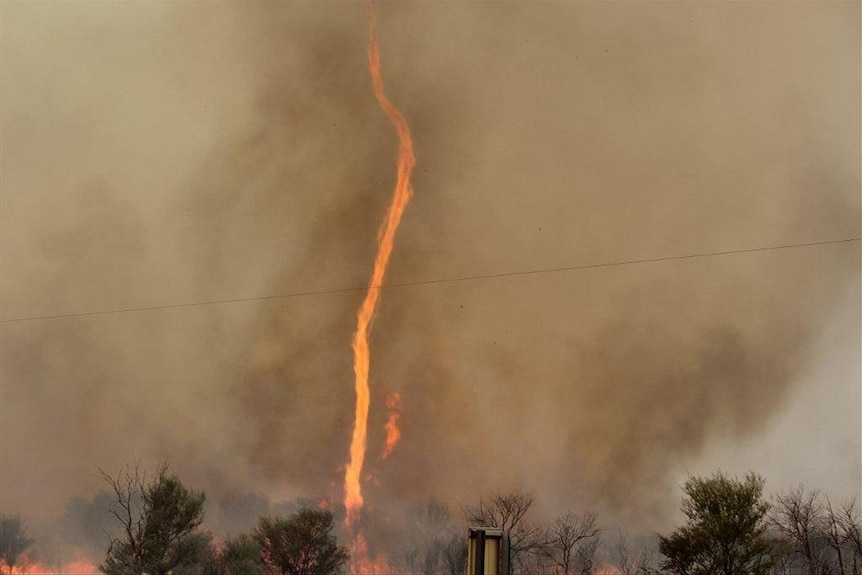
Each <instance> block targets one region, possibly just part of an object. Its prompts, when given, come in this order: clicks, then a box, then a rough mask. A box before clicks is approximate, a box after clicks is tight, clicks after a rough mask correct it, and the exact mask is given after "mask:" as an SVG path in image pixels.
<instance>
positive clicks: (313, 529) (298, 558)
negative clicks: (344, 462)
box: [252, 508, 348, 575]
mask: <svg viewBox="0 0 862 575" xmlns="http://www.w3.org/2000/svg"><path fill="white" fill-rule="evenodd" d="M332 528H333V519H332V513H330V512H329V511H324V510H319V509H310V508H303V509H300V510H299V511H297V512H296V513H294V514H293V515H291V516H290V517H288V518H284V517H261V518H260V520H259V521H258V525H257V528H255V530H254V532H253V533H252V538H253V539H254V540H255V541H256V542H257V544H258V545H259V546H260V549H261V552H262V557H263V563H264V566H265V569H264V572H265V573H267V574H272V575H276V574H277V575H321V574H329V573H338V572H340V571H341V569H342V568H343V566H344V564H345V563H347V559H348V555H347V549H346V548H345V547H341V546H339V545H338V543H337V541H336V539H335V536H334V535H333V534H332Z"/></svg>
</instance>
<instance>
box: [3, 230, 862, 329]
mask: <svg viewBox="0 0 862 575" xmlns="http://www.w3.org/2000/svg"><path fill="white" fill-rule="evenodd" d="M860 239H862V237H854V238H845V239H840V240H824V241H820V242H808V243H801V244H784V245H780V246H761V247H756V248H746V249H738V250H726V251H720V252H701V253H693V254H684V255H677V256H664V257H659V258H646V259H636V260H621V261H616V262H601V263H595V264H581V265H575V266H565V267H558V268H539V269H534V270H522V271H515V272H501V273H496V274H480V275H472V276H463V277H457V278H441V279H432V280H419V281H411V282H402V283H391V284H384V285H379V286H362V287H350V288H339V289H331V290H315V291H306V292H293V293H286V294H275V295H263V296H250V297H242V298H233V299H220V300H208V301H198V302H186V303H175V304H165V305H154V306H144V307H129V308H120V309H112V310H101V311H85V312H77V313H64V314H55V315H35V316H28V317H16V318H10V319H4V320H0V323H16V322H24V321H36V320H51V319H63V318H73V317H88V316H94V315H110V314H120V313H131V312H137V311H155V310H166V309H176V308H186V307H200V306H207V305H224V304H231V303H241V302H249V301H265V300H272V299H286V298H295V297H307V296H315V295H331V294H338V293H350V292H361V291H365V290H368V289H391V288H399V287H409V286H422V285H433V284H446V283H458V282H468V281H478V280H487V279H499V278H505V277H515V276H528V275H540V274H552V273H560V272H568V271H576V270H589V269H594V268H608V267H619V266H630V265H636V264H652V263H659V262H669V261H676V260H688V259H695V258H708V257H716V256H728V255H737V254H750V253H754V252H767V251H776V250H786V249H792V248H809V247H817V246H827V245H835V244H846V243H850V242H858V241H859V240H860Z"/></svg>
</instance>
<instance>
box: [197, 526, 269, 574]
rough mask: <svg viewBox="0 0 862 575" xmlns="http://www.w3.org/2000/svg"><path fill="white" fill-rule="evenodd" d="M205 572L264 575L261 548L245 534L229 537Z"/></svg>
mask: <svg viewBox="0 0 862 575" xmlns="http://www.w3.org/2000/svg"><path fill="white" fill-rule="evenodd" d="M204 572H205V573H206V574H207V575H264V563H263V558H262V556H261V549H260V546H259V545H258V544H257V541H255V540H254V539H253V538H252V537H251V535H248V534H245V533H243V534H242V535H239V536H237V537H228V538H227V539H226V540H225V542H224V543H223V544H222V546H221V548H220V549H218V550H217V551H216V553H214V555H213V557H212V559H211V562H210V564H209V565H207V568H206V569H205V571H204Z"/></svg>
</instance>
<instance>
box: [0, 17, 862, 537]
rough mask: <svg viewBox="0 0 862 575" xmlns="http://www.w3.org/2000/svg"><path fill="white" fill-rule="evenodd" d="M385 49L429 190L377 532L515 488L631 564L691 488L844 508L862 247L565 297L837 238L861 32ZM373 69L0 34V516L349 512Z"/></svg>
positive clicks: (277, 29) (325, 46)
mask: <svg viewBox="0 0 862 575" xmlns="http://www.w3.org/2000/svg"><path fill="white" fill-rule="evenodd" d="M377 15H378V23H379V34H380V43H381V52H382V65H383V77H384V82H385V84H386V89H387V92H388V94H389V96H390V97H391V99H392V100H393V101H394V102H395V103H396V105H397V106H398V107H399V108H400V109H401V110H402V112H403V113H404V114H405V116H406V117H407V119H408V121H409V122H410V125H411V128H412V131H413V138H414V142H415V148H416V156H417V169H416V172H415V175H414V181H413V185H414V189H415V197H414V199H413V201H412V203H411V204H410V206H409V207H408V209H407V212H406V214H405V217H404V220H403V222H402V226H401V229H400V230H399V234H398V237H397V239H396V246H395V252H394V254H393V259H392V263H391V267H390V273H389V275H388V280H387V281H388V282H389V283H392V284H407V285H402V286H401V287H393V288H390V289H386V290H385V291H384V293H383V298H382V303H381V307H380V309H379V314H378V316H377V319H376V322H375V324H374V331H373V334H372V339H371V354H372V356H371V386H372V407H371V417H370V421H369V424H370V429H369V434H370V435H369V457H368V464H367V467H366V472H367V477H366V482H365V488H366V494H367V500H368V507H369V513H372V514H373V513H375V512H378V513H382V512H385V509H386V508H388V507H390V506H403V505H407V504H408V503H410V502H413V501H416V500H418V499H420V498H430V497H434V498H437V499H441V500H443V501H447V502H450V503H454V504H457V503H464V502H470V501H473V500H475V499H476V497H477V496H478V495H479V494H480V493H483V492H486V491H489V490H508V489H515V488H524V489H533V490H535V491H536V494H537V503H538V505H539V511H540V512H547V513H549V514H550V513H551V512H557V511H558V510H559V509H560V508H570V509H573V510H578V509H583V508H592V509H595V510H597V511H598V512H599V515H600V517H603V516H604V517H615V518H618V519H619V520H620V521H624V522H626V523H628V524H630V525H634V526H638V527H639V528H642V529H646V530H651V531H654V530H657V529H663V528H665V527H666V526H667V525H668V524H669V522H670V521H672V520H673V518H674V517H675V514H676V509H677V506H678V502H679V495H680V493H679V488H678V485H679V484H680V483H681V481H683V480H684V478H685V477H686V476H687V474H692V473H710V472H712V471H713V470H715V469H717V468H722V469H724V470H726V471H729V472H731V473H739V474H742V473H745V472H746V471H749V470H753V471H756V472H759V473H761V474H763V475H764V476H765V477H766V479H767V489H769V490H779V489H785V488H788V487H790V486H794V485H796V484H798V483H800V482H802V483H805V485H806V486H809V487H811V488H819V489H821V490H823V491H825V492H827V493H829V494H832V495H834V496H836V497H843V496H847V495H853V494H855V495H859V492H860V482H862V439H860V436H862V427H860V419H862V415H860V413H862V397H860V349H862V342H860V244H859V241H849V242H844V243H834V244H824V245H818V246H809V247H796V248H786V249H779V250H762V251H753V252H752V251H749V252H744V253H731V254H727V255H721V256H712V257H697V258H687V259H673V260H666V261H659V262H646V263H635V264H628V265H618V266H601V265H599V266H598V267H588V266H593V265H596V264H606V263H616V262H631V261H637V260H653V259H657V258H667V257H670V256H686V255H691V254H703V253H713V252H734V251H739V250H751V249H753V248H766V247H773V246H785V245H789V244H805V243H812V242H823V241H830V240H845V239H851V238H858V236H859V235H860V162H859V158H860V153H862V150H860V110H859V102H860V30H859V20H860V4H859V3H858V2H822V3H808V2H769V3H760V2H758V3H736V2H709V3H707V2H694V3H680V2H637V3H635V2H613V3H588V2H546V3H510V2H501V3H477V2H446V3H431V2H424V3H381V4H379V5H378V6H377ZM367 34H368V30H367V23H366V18H365V12H364V8H363V6H362V4H361V3H359V2H343V3H342V2H327V3H305V2H295V3H278V2H267V3H261V4H254V3H244V2H243V3H239V2H237V3H230V2H218V3H215V2H213V3H209V2H206V3H204V2H181V3H172V2H75V1H70V2H50V3H25V2H4V3H3V5H2V104H0V105H2V318H3V323H2V423H0V426H2V454H0V463H2V469H0V488H2V493H0V495H2V508H3V512H4V513H5V512H7V511H8V512H17V513H21V514H23V515H24V516H25V517H36V518H46V517H51V516H54V515H56V514H58V513H60V512H61V511H62V509H63V507H64V505H65V504H66V501H67V499H68V498H69V497H71V496H75V495H84V496H90V495H92V494H93V493H95V492H96V491H97V490H98V489H100V488H101V487H103V485H102V483H101V482H100V480H99V478H98V477H97V476H96V470H97V468H98V467H102V468H105V469H107V470H114V469H118V468H119V467H120V466H122V465H123V464H124V463H125V462H128V461H134V460H135V459H141V460H142V462H143V463H144V464H145V465H154V464H155V462H158V461H167V462H168V463H169V464H170V465H171V467H172V469H174V470H175V471H177V472H178V473H179V474H180V475H181V476H182V477H183V479H184V480H186V482H187V483H189V484H190V485H192V486H195V487H199V488H202V489H205V490H207V492H208V493H210V494H225V493H246V492H250V491H253V492H263V493H266V494H268V495H269V496H271V497H273V498H290V497H295V496H318V495H323V496H329V497H331V498H334V499H335V500H339V499H340V497H341V481H342V479H343V469H344V464H345V461H346V457H347V448H348V443H349V438H350V429H351V426H352V424H353V400H354V395H353V372H352V352H351V349H350V340H351V336H352V331H353V329H354V328H355V312H356V308H357V307H358V305H359V302H360V301H361V298H362V292H361V291H339V292H335V293H332V292H333V290H341V289H343V288H352V287H358V286H362V285H364V284H365V283H366V282H367V281H368V276H369V274H370V271H371V265H372V262H373V257H374V252H375V249H376V245H375V239H376V233H377V232H376V230H377V226H378V225H379V222H380V220H381V218H382V217H383V214H384V211H385V208H386V205H387V203H388V201H389V199H390V196H391V191H392V186H393V184H394V180H395V154H396V151H397V138H396V136H395V133H394V131H393V130H392V127H391V125H390V124H389V123H388V120H387V118H386V116H385V115H384V114H383V113H382V112H381V111H380V109H379V107H378V105H377V103H376V101H375V100H374V96H373V93H372V91H371V85H370V80H369V78H368V72H367V63H366V52H365V51H366V44H367ZM572 267H574V268H581V269H570V270H568V271H555V272H548V273H536V274H529V275H517V273H518V272H524V271H531V270H545V269H557V268H572ZM512 273H515V274H516V275H507V274H512ZM488 275H493V276H495V277H493V278H485V279H481V278H478V279H466V280H464V281H457V282H444V283H428V282H434V281H436V280H446V279H455V278H476V277H477V276H488ZM326 292H330V293H326ZM278 294H306V295H298V296H296V297H284V298H269V296H274V295H278ZM255 298H264V299H255ZM266 298H269V299H266ZM228 300H229V301H228ZM207 302H222V303H207ZM185 304H194V305H185ZM198 304H199V305H198ZM119 310H132V311H119ZM97 312H106V313H97ZM87 314H92V315H87ZM46 316H50V317H46ZM56 316H60V317H56ZM391 391H399V392H400V393H401V397H402V417H401V423H402V440H401V443H400V444H399V445H398V446H397V447H396V449H395V451H394V453H393V454H392V455H391V457H390V458H389V459H387V460H385V461H378V453H379V451H380V448H381V443H382V439H383V426H384V424H385V421H386V412H385V407H384V404H383V398H384V396H385V393H386V392H391Z"/></svg>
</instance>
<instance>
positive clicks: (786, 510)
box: [768, 485, 825, 575]
mask: <svg viewBox="0 0 862 575" xmlns="http://www.w3.org/2000/svg"><path fill="white" fill-rule="evenodd" d="M818 496H819V493H818V492H817V491H809V492H807V493H806V492H805V488H804V487H803V486H802V485H800V486H799V487H796V488H795V489H791V490H790V491H788V492H787V493H779V494H778V495H776V496H774V497H773V504H772V506H771V509H770V511H769V515H768V517H769V524H770V525H771V526H772V527H773V528H774V529H775V531H776V532H777V533H778V535H779V536H780V537H782V538H783V539H784V540H785V541H787V543H788V544H789V547H790V549H792V551H793V553H795V554H796V555H797V556H798V557H801V559H802V562H803V564H804V569H805V572H806V573H807V574H808V575H818V574H819V573H821V572H822V570H823V567H824V564H825V557H824V553H823V552H824V547H825V541H824V529H823V528H824V518H823V514H822V511H823V509H822V506H821V505H820V502H819V501H818Z"/></svg>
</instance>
